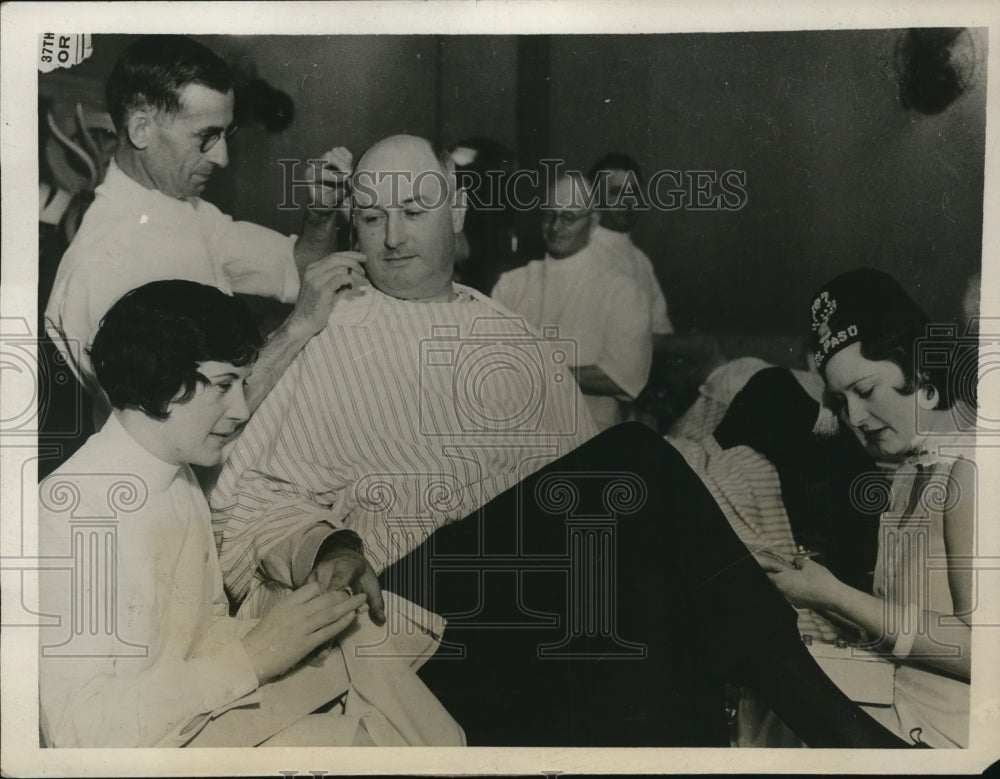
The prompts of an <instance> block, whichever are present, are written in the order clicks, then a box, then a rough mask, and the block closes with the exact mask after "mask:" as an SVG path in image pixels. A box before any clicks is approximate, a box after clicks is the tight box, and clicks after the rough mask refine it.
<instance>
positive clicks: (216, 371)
mask: <svg viewBox="0 0 1000 779" xmlns="http://www.w3.org/2000/svg"><path fill="white" fill-rule="evenodd" d="M252 367H253V366H252V365H241V366H235V365H231V364H229V363H226V362H215V361H206V362H202V363H199V364H198V373H200V374H201V375H202V376H203V377H204V378H205V382H204V383H199V384H198V387H197V388H196V389H195V392H194V395H193V396H192V397H191V398H189V399H188V400H186V401H183V402H180V401H178V402H173V403H171V404H169V405H168V406H167V411H168V412H169V414H170V415H169V416H168V417H167V419H166V420H164V421H163V422H162V423H161V425H162V427H161V428H160V437H159V440H160V443H161V444H162V446H163V450H162V452H160V453H158V454H159V456H160V457H161V459H164V460H166V461H167V462H172V463H176V464H178V465H182V464H184V463H190V464H192V465H206V466H211V465H217V464H218V463H219V462H221V461H222V456H223V449H224V448H225V446H226V445H227V444H228V443H229V442H230V441H232V440H234V439H235V438H236V436H237V435H238V434H239V432H240V431H241V430H242V429H243V425H244V423H245V422H246V421H247V419H249V417H250V409H249V408H248V407H247V402H246V396H245V394H244V393H245V389H246V388H245V382H246V380H247V377H248V376H249V375H250V369H251V368H252Z"/></svg>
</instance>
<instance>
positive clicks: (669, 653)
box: [211, 136, 896, 746]
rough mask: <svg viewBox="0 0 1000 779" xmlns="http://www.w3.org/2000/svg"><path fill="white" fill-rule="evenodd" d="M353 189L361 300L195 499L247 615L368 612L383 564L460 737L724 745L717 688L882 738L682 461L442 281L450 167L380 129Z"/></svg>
mask: <svg viewBox="0 0 1000 779" xmlns="http://www.w3.org/2000/svg"><path fill="white" fill-rule="evenodd" d="M353 185H354V187H353V191H354V194H353V199H354V203H353V205H354V212H353V219H354V224H355V227H356V229H357V233H358V243H359V246H360V249H361V252H362V253H363V254H364V256H365V264H366V268H367V272H368V275H369V277H370V278H371V280H372V282H373V288H372V289H368V290H365V292H364V293H363V294H362V295H360V296H358V297H354V298H351V299H348V300H345V301H344V302H345V305H339V304H338V306H337V307H336V308H335V310H334V313H333V314H332V316H331V318H330V323H329V325H328V326H327V328H326V329H325V330H324V331H323V332H322V333H320V334H319V335H318V336H317V337H316V338H314V339H313V340H312V341H311V342H310V343H309V344H308V345H307V346H306V347H305V349H304V350H303V351H302V352H301V354H300V355H299V356H298V357H297V358H296V360H295V361H294V362H293V364H292V366H291V367H290V368H289V370H288V371H287V372H286V373H285V375H284V376H283V377H282V379H281V380H280V381H279V382H278V384H277V385H276V386H275V388H274V390H273V391H272V392H271V393H270V394H269V395H268V397H267V398H266V399H265V401H264V403H263V404H262V405H261V407H260V408H259V409H258V411H257V413H256V414H255V415H254V416H253V418H252V419H251V420H250V422H249V423H248V425H247V427H246V429H245V430H244V433H243V436H242V438H241V439H240V440H239V442H238V443H237V445H236V448H235V450H234V451H233V453H232V455H231V456H230V458H229V461H228V463H227V464H226V467H225V469H224V471H223V473H222V476H221V478H220V479H219V482H218V485H217V487H216V489H215V491H214V492H213V494H212V496H211V503H212V508H213V522H215V523H216V536H217V538H221V543H222V547H221V550H222V551H221V555H220V558H221V563H222V567H223V572H224V576H225V578H226V584H227V586H228V587H229V589H230V592H231V593H232V594H233V595H235V596H236V597H237V598H238V599H241V600H243V605H242V607H241V608H242V611H243V613H244V614H250V615H252V614H254V613H259V612H260V611H262V610H266V609H268V608H270V606H271V605H272V604H273V602H274V600H275V599H276V598H277V597H280V596H281V595H282V593H286V592H288V591H289V590H293V589H296V588H298V587H300V586H302V585H303V584H305V583H307V582H309V581H318V582H320V583H321V584H322V585H324V586H329V587H341V586H344V585H349V586H351V587H352V588H353V589H354V590H355V591H356V590H358V589H359V588H360V589H362V590H364V591H365V592H366V593H367V594H368V595H369V605H370V606H371V607H372V608H373V610H374V611H375V612H376V616H379V615H378V614H377V612H379V611H381V606H380V603H381V596H380V594H379V592H378V584H377V583H375V582H373V579H374V574H375V573H379V572H381V574H382V577H383V581H384V582H385V583H386V586H387V588H392V589H395V590H397V591H398V592H399V593H400V594H402V595H404V596H405V597H406V598H408V599H410V600H411V601H415V602H417V603H419V604H420V605H421V606H424V607H425V608H429V609H432V610H434V611H437V612H439V613H441V614H443V615H445V616H447V617H448V618H449V619H450V620H451V621H450V622H449V625H448V628H447V632H446V635H445V643H444V644H443V645H442V646H443V649H442V651H439V652H438V654H437V655H436V656H435V657H434V658H431V660H430V661H428V663H427V664H426V665H424V666H423V667H422V668H421V670H420V675H421V677H422V678H423V679H424V681H425V682H426V684H427V686H428V687H430V689H431V690H432V691H434V692H435V694H436V695H437V696H438V697H439V699H440V700H441V701H442V703H443V704H444V705H445V707H446V708H447V709H448V710H449V711H450V712H451V714H452V715H453V716H454V717H455V718H456V720H457V721H458V722H459V723H460V724H461V725H462V727H463V728H464V730H465V732H466V735H467V737H468V743H469V744H470V745H476V746H483V745H508V746H532V745H537V746H541V745H548V746H557V745H565V746H667V745H686V746H709V745H715V746H721V745H727V744H728V732H727V727H726V722H725V716H724V706H723V696H722V690H723V685H722V682H723V680H727V679H728V680H732V679H738V680H739V681H741V682H745V683H747V684H748V685H750V686H753V687H755V688H756V689H759V690H760V691H761V695H762V696H763V697H764V699H765V700H766V701H768V703H769V704H770V705H771V706H772V707H773V708H774V710H775V711H776V712H777V713H778V714H779V716H781V717H782V718H783V719H784V720H785V721H786V722H787V723H788V724H789V726H790V727H792V728H793V729H794V730H795V731H796V732H797V733H798V734H799V735H800V736H801V737H802V738H803V739H804V740H805V741H806V742H807V743H810V744H814V745H825V746H860V745H869V746H876V745H877V746H889V745H894V744H895V743H896V742H895V741H894V739H893V737H892V736H891V735H889V734H888V733H887V732H886V731H884V730H883V729H882V728H881V727H880V726H878V725H877V724H875V723H874V722H873V721H872V720H870V719H869V718H866V716H865V715H864V714H863V713H861V712H860V711H859V710H858V709H857V707H855V706H853V704H851V703H850V702H849V701H848V700H847V699H846V698H845V697H844V696H843V695H842V694H841V693H840V692H839V691H838V690H837V689H836V687H834V686H833V684H832V683H831V682H830V681H829V680H828V679H827V678H826V677H825V676H824V675H823V673H822V671H820V670H819V668H818V667H817V666H816V665H815V663H814V662H813V661H812V659H811V657H810V656H809V653H808V652H807V651H806V650H805V648H804V647H803V645H802V642H801V641H800V640H799V637H798V632H797V630H796V615H795V612H794V610H793V609H791V607H789V606H788V605H787V603H785V602H784V600H783V599H782V598H781V597H780V595H778V593H777V592H776V590H775V589H774V588H773V586H771V584H770V582H769V581H768V580H767V578H766V576H765V575H764V573H763V571H762V570H761V569H760V567H759V566H758V565H757V563H756V562H754V561H753V558H752V556H751V555H749V554H748V553H747V550H746V547H744V546H743V545H742V544H741V543H740V541H739V540H738V539H737V538H736V536H735V535H734V534H733V532H732V530H731V529H730V527H729V525H728V523H727V522H726V520H725V518H724V517H723V516H722V514H721V513H720V511H719V509H718V507H717V506H716V505H715V503H714V502H713V500H712V498H711V496H710V495H709V493H708V492H707V491H706V490H705V488H704V486H703V485H702V484H701V483H700V482H699V481H698V480H697V477H696V476H695V475H694V474H693V472H692V471H691V470H690V469H689V468H688V467H687V465H686V463H685V462H684V460H683V458H682V457H681V456H680V454H679V453H678V452H677V451H676V450H674V449H673V448H672V447H670V446H669V445H667V444H666V443H665V442H664V440H663V439H662V438H660V437H658V436H657V435H655V434H654V433H652V432H651V431H650V430H648V429H646V428H644V427H642V426H641V425H637V424H627V425H621V426H618V427H615V428H613V429H611V430H608V431H605V432H604V433H602V434H600V435H598V436H596V437H593V438H591V435H592V433H593V432H594V428H593V424H592V422H591V420H590V418H589V416H588V414H587V412H586V409H585V407H584V406H583V404H582V402H581V398H580V395H579V392H578V390H577V388H576V386H575V384H574V383H573V381H572V375H571V372H570V370H569V366H571V365H572V364H573V362H572V355H571V353H570V352H571V350H572V344H571V343H569V342H566V341H563V340H560V339H557V338H545V337H538V336H536V335H533V334H532V332H531V331H529V330H528V329H527V328H526V327H525V326H524V324H523V323H522V322H521V321H520V319H519V318H516V317H514V316H513V315H511V314H510V313H509V312H508V311H506V310H505V309H503V308H502V307H500V306H499V305H497V304H496V303H493V302H492V301H490V300H489V299H487V298H484V297H482V296H480V295H479V294H478V293H476V292H474V291H472V290H470V289H468V288H465V287H462V286H461V285H457V284H454V283H453V282H452V281H451V272H452V265H453V262H454V251H455V241H454V236H455V234H456V233H457V232H458V231H459V230H460V229H461V226H462V219H463V209H462V203H461V199H460V196H459V195H458V194H457V193H456V192H455V188H454V181H453V176H452V166H451V164H450V162H449V160H448V158H447V156H446V155H444V154H441V153H437V152H435V150H434V149H433V148H432V146H431V145H430V144H429V143H428V142H427V141H425V140H423V139H420V138H415V137H412V136H394V137H391V138H387V139H385V140H383V141H381V142H379V143H377V144H375V145H374V146H373V147H372V148H371V149H369V151H368V152H366V153H365V154H364V155H363V156H362V157H361V159H360V160H359V162H358V164H357V167H356V169H355V171H354V174H353ZM734 637H738V640H736V639H734ZM368 650H369V651H370V652H372V653H375V654H377V653H378V651H380V648H379V647H377V646H376V647H370V648H368Z"/></svg>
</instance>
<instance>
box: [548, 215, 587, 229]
mask: <svg viewBox="0 0 1000 779" xmlns="http://www.w3.org/2000/svg"><path fill="white" fill-rule="evenodd" d="M589 216H590V212H589V211H543V212H542V224H546V225H550V224H552V223H553V222H556V221H558V222H559V224H561V225H562V226H563V227H572V226H573V225H575V224H576V223H577V222H579V221H580V220H581V219H587V218H588V217H589Z"/></svg>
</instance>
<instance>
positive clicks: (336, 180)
mask: <svg viewBox="0 0 1000 779" xmlns="http://www.w3.org/2000/svg"><path fill="white" fill-rule="evenodd" d="M321 159H322V160H323V165H322V167H320V168H318V171H319V176H318V180H316V181H315V182H314V183H313V185H312V186H310V188H309V189H310V195H311V198H310V202H309V208H310V209H312V210H313V211H331V210H335V209H337V208H339V207H340V206H341V205H343V203H344V200H345V199H346V197H347V181H348V178H349V176H350V175H351V166H352V165H353V164H354V157H353V155H352V154H351V152H350V151H349V150H348V149H346V148H344V147H343V146H338V147H337V148H335V149H331V150H330V151H328V152H327V153H326V154H324V155H323V157H322V158H321Z"/></svg>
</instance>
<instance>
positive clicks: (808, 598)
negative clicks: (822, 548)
mask: <svg viewBox="0 0 1000 779" xmlns="http://www.w3.org/2000/svg"><path fill="white" fill-rule="evenodd" d="M758 560H760V564H761V567H762V568H763V569H764V570H765V571H768V574H767V578H769V579H770V580H771V581H772V582H774V586H775V587H777V588H778V589H779V590H780V591H781V594H782V595H784V596H785V598H787V599H788V602H789V603H791V604H792V605H793V606H796V607H798V608H809V609H829V608H830V605H831V604H832V603H834V601H835V598H836V592H837V590H838V588H840V587H842V586H844V585H843V584H842V582H841V581H840V580H839V579H838V578H837V577H836V576H834V575H833V574H832V573H830V571H829V569H827V568H825V567H824V566H822V565H820V564H819V563H814V562H813V561H812V560H808V559H797V560H796V562H795V567H794V568H791V569H789V568H788V567H787V566H782V564H780V563H777V562H773V561H770V560H767V558H764V557H758Z"/></svg>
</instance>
